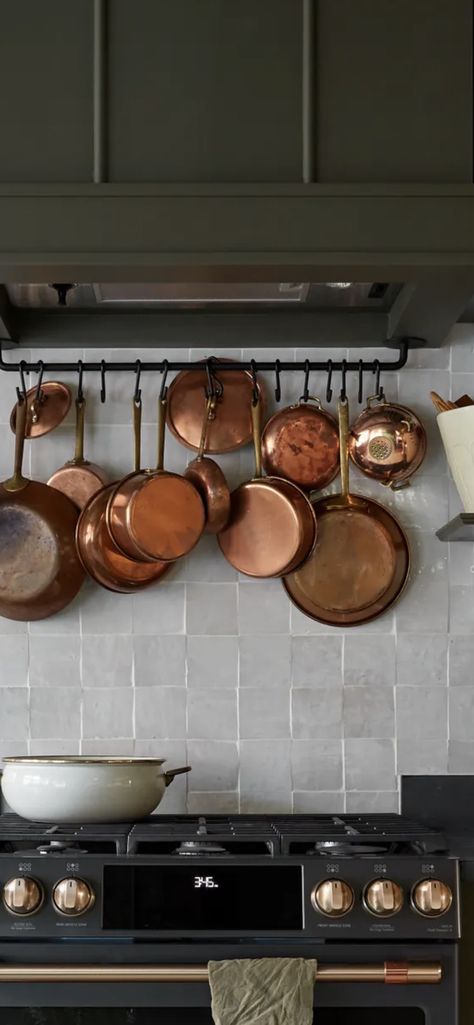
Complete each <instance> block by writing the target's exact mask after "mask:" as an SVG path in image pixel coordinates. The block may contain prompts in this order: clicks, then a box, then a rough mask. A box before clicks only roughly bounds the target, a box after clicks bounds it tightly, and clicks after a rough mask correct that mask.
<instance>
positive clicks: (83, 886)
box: [53, 876, 95, 918]
mask: <svg viewBox="0 0 474 1025" xmlns="http://www.w3.org/2000/svg"><path fill="white" fill-rule="evenodd" d="M94 900H95V895H94V891H93V889H92V887H91V886H89V883H86V882H85V881H84V879H77V878H75V877H74V876H68V878H66V879H61V880H60V881H59V883H56V886H55V887H54V889H53V904H54V907H55V909H56V911H60V912H61V914H62V915H69V916H70V917H71V918H72V917H77V916H78V915H83V914H84V913H85V912H86V911H89V908H91V907H92V905H93V903H94Z"/></svg>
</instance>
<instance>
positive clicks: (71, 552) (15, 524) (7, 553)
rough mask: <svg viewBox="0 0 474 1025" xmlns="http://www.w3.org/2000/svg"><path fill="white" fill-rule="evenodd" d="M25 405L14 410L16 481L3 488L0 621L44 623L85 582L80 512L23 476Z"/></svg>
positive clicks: (0, 507)
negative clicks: (77, 541) (77, 536)
mask: <svg viewBox="0 0 474 1025" xmlns="http://www.w3.org/2000/svg"><path fill="white" fill-rule="evenodd" d="M26 416H27V402H26V401H25V400H24V399H22V400H20V401H19V403H18V405H17V408H16V425H15V426H16V431H15V435H16V440H15V464H14V473H13V477H11V478H10V479H9V480H7V481H4V482H3V484H1V485H0V615H1V616H5V617H6V618H7V619H16V620H33V619H46V617H47V616H52V615H54V613H56V612H59V611H60V610H61V609H63V608H64V607H65V606H66V605H68V604H69V602H70V601H72V599H73V598H74V597H75V595H76V594H77V592H78V591H79V588H80V587H81V584H82V582H83V580H84V572H83V569H82V566H81V564H80V562H79V560H78V557H77V553H76V545H75V541H74V531H75V527H76V521H77V509H76V507H75V506H74V505H73V504H72V502H70V501H69V499H68V498H66V496H65V495H62V494H61V493H60V492H59V491H54V489H53V488H49V487H48V485H47V484H40V483H39V482H38V481H30V480H27V479H26V478H25V477H23V475H22V472H21V471H22V462H23V448H24V438H25V423H26Z"/></svg>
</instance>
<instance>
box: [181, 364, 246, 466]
mask: <svg viewBox="0 0 474 1025" xmlns="http://www.w3.org/2000/svg"><path fill="white" fill-rule="evenodd" d="M223 362H227V363H230V362H232V361H231V360H225V361H223ZM216 377H217V378H218V379H219V382H220V384H221V386H222V391H221V389H220V388H219V396H218V399H217V404H216V409H215V415H214V419H211V420H210V422H209V428H208V432H207V441H206V450H207V452H210V453H211V454H217V453H223V452H235V450H236V449H239V448H242V446H243V445H247V444H248V442H249V441H251V438H252V418H251V415H250V408H251V402H252V395H253V380H252V375H251V373H250V371H248V370H239V369H237V370H226V371H224V372H223V373H222V374H221V376H220V378H219V371H216ZM206 386H207V374H206V370H205V369H203V370H182V371H181V373H179V374H178V375H177V376H176V377H175V379H174V381H172V383H171V384H170V386H169V389H168V412H167V420H168V427H169V429H170V431H171V433H172V434H174V436H175V438H177V439H178V441H179V442H181V444H182V445H184V446H185V447H186V448H192V449H195V450H196V451H197V450H198V449H199V442H200V439H201V429H202V421H203V416H204V413H205V410H206V398H207V396H206ZM258 388H259V394H260V398H261V401H262V404H263V403H264V400H265V396H264V392H263V388H262V385H261V384H259V385H258Z"/></svg>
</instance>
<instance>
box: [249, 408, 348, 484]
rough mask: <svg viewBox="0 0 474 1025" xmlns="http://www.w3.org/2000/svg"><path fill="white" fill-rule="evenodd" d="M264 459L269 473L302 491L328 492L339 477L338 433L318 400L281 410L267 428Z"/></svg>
mask: <svg viewBox="0 0 474 1025" xmlns="http://www.w3.org/2000/svg"><path fill="white" fill-rule="evenodd" d="M262 459H263V465H264V467H265V470H266V472H267V473H270V474H274V475H275V476H277V477H285V479H286V480H290V481H292V482H293V484H297V485H298V487H299V488H302V490H303V491H316V490H318V489H320V488H325V487H326V486H327V485H328V484H330V483H331V481H333V480H334V478H335V477H337V474H338V473H339V432H338V428H337V422H336V420H335V419H334V417H333V416H331V413H328V412H326V410H324V409H322V407H321V403H320V401H319V399H315V398H312V397H311V396H308V399H306V398H304V397H303V398H301V399H300V400H299V402H298V403H296V405H293V406H288V407H287V408H286V409H282V410H279V411H278V412H277V413H275V414H274V416H272V417H271V419H270V420H268V422H267V423H266V424H265V427H264V430H263V435H262Z"/></svg>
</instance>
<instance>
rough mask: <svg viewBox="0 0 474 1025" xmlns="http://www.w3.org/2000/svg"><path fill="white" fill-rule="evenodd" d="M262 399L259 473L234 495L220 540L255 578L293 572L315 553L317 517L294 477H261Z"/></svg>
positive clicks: (256, 426) (257, 430) (256, 421)
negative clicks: (290, 478)
mask: <svg viewBox="0 0 474 1025" xmlns="http://www.w3.org/2000/svg"><path fill="white" fill-rule="evenodd" d="M260 415H261V413H260V400H259V398H258V397H257V401H256V402H255V403H252V424H253V440H254V448H255V477H254V478H253V480H250V481H247V482H246V483H245V484H241V485H240V486H239V487H238V488H236V490H235V491H233V492H232V494H231V513H230V520H229V524H228V526H227V527H226V529H225V530H224V531H223V532H222V533H221V534H219V537H218V542H219V545H220V548H221V551H222V553H223V555H224V556H225V558H226V559H227V561H228V562H230V564H231V565H232V566H234V568H235V569H237V570H239V571H240V572H241V573H246V574H247V575H248V576H252V577H278V576H282V575H283V574H285V573H289V572H290V571H291V570H292V569H294V568H296V566H298V565H300V564H301V563H302V562H303V561H304V560H305V559H306V558H307V557H308V555H309V554H310V552H311V551H312V549H313V547H314V543H315V540H316V518H315V514H314V510H313V507H312V505H311V502H310V501H309V499H308V498H307V496H306V495H305V494H304V493H303V491H301V490H300V488H298V487H296V485H295V484H292V483H291V482H290V481H287V480H281V479H280V478H278V477H262V466H261V444H260V437H261V423H260Z"/></svg>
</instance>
